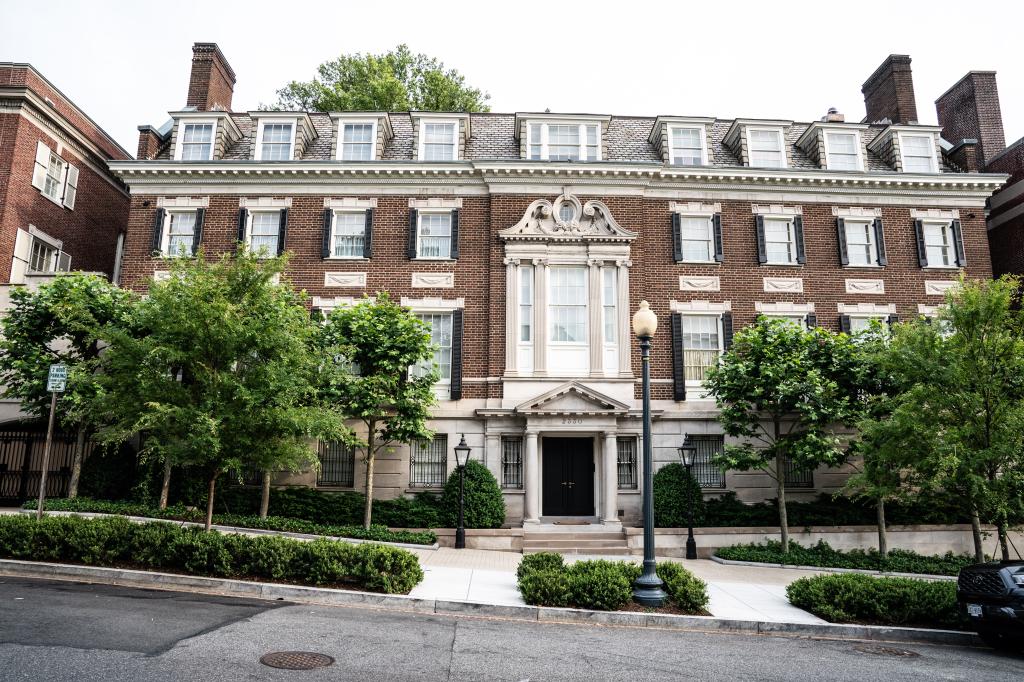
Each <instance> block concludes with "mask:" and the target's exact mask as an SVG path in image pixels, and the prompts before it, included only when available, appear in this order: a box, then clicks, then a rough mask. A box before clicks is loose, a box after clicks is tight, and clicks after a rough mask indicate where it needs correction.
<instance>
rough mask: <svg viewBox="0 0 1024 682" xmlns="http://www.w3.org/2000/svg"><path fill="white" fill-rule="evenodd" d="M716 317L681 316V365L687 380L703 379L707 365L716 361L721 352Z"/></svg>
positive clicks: (712, 364) (711, 365)
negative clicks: (684, 369)
mask: <svg viewBox="0 0 1024 682" xmlns="http://www.w3.org/2000/svg"><path fill="white" fill-rule="evenodd" d="M718 319H719V318H718V317H717V316H714V315H684V316H683V366H684V367H685V368H686V380H687V381H704V379H705V378H706V377H707V371H708V368H709V367H713V366H714V365H716V364H717V363H718V356H719V355H720V354H721V352H722V343H721V334H720V333H719V324H718Z"/></svg>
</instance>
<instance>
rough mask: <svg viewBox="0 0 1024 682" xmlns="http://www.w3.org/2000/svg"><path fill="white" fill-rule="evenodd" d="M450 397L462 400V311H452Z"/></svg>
mask: <svg viewBox="0 0 1024 682" xmlns="http://www.w3.org/2000/svg"><path fill="white" fill-rule="evenodd" d="M449 397H450V398H451V399H452V400H461V399H462V309H461V308H459V309H458V310H454V311H452V383H451V392H450V394H449Z"/></svg>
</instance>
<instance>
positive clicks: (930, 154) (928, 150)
mask: <svg viewBox="0 0 1024 682" xmlns="http://www.w3.org/2000/svg"><path fill="white" fill-rule="evenodd" d="M900 145H901V149H902V156H903V172H905V173H934V172H935V139H934V138H933V137H931V136H930V135H900Z"/></svg>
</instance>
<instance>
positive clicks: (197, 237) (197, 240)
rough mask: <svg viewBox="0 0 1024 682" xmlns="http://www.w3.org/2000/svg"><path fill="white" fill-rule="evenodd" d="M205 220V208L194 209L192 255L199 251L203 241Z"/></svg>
mask: <svg viewBox="0 0 1024 682" xmlns="http://www.w3.org/2000/svg"><path fill="white" fill-rule="evenodd" d="M205 220H206V209H205V208H197V209H196V231H195V232H194V233H193V236H192V255H193V256H194V255H196V254H197V253H199V246H200V244H201V243H202V241H203V222H204V221H205Z"/></svg>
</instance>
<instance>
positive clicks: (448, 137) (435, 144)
mask: <svg viewBox="0 0 1024 682" xmlns="http://www.w3.org/2000/svg"><path fill="white" fill-rule="evenodd" d="M455 156H456V155H455V123H427V122H424V123H423V160H424V161H454V160H455Z"/></svg>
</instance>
